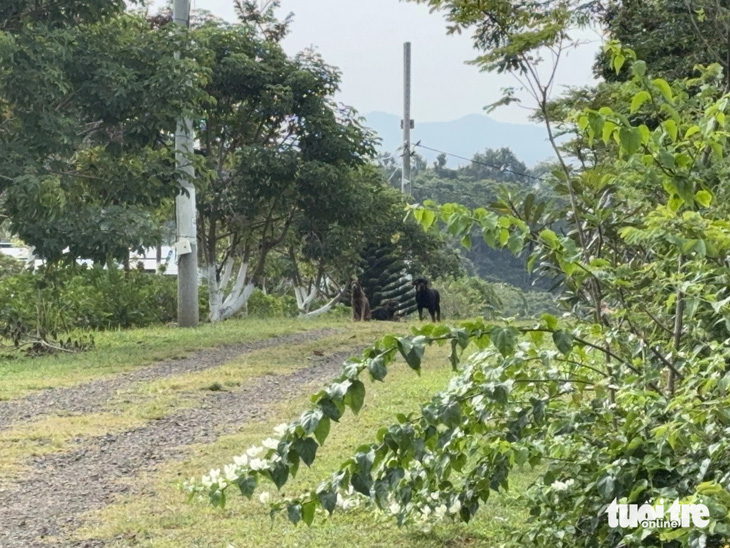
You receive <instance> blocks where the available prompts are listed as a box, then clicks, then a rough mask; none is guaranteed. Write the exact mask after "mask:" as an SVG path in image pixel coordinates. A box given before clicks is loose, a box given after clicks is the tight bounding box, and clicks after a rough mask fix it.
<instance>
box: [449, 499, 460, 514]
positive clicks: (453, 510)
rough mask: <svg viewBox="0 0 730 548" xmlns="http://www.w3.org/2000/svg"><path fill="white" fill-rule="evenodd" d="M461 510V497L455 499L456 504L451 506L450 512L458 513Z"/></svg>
mask: <svg viewBox="0 0 730 548" xmlns="http://www.w3.org/2000/svg"><path fill="white" fill-rule="evenodd" d="M459 510H461V501H460V500H459V499H456V500H455V501H454V504H452V505H451V506H449V514H458V513H459Z"/></svg>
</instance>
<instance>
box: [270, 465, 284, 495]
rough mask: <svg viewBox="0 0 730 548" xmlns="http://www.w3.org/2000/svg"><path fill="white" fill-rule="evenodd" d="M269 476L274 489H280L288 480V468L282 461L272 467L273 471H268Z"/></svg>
mask: <svg viewBox="0 0 730 548" xmlns="http://www.w3.org/2000/svg"><path fill="white" fill-rule="evenodd" d="M269 476H270V477H271V481H273V482H274V485H276V488H277V489H281V488H282V487H283V485H284V484H285V483H286V482H287V480H288V479H289V467H288V466H287V465H286V464H284V462H283V461H279V462H277V463H276V464H275V465H274V469H273V470H270V471H269Z"/></svg>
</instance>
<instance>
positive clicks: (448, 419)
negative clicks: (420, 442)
mask: <svg viewBox="0 0 730 548" xmlns="http://www.w3.org/2000/svg"><path fill="white" fill-rule="evenodd" d="M439 420H440V421H441V422H442V423H443V424H445V425H446V426H448V427H449V428H456V427H457V426H459V424H461V407H460V406H459V404H458V403H457V402H451V403H449V405H446V406H444V407H442V408H441V411H440V412H439Z"/></svg>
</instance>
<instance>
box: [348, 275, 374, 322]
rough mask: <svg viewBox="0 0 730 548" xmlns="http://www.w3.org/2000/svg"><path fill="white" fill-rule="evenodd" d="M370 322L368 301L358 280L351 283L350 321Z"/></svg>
mask: <svg viewBox="0 0 730 548" xmlns="http://www.w3.org/2000/svg"><path fill="white" fill-rule="evenodd" d="M369 320H370V301H368V298H367V296H366V295H365V291H364V290H363V288H362V285H360V282H359V280H355V281H353V282H352V321H353V322H367V321H369Z"/></svg>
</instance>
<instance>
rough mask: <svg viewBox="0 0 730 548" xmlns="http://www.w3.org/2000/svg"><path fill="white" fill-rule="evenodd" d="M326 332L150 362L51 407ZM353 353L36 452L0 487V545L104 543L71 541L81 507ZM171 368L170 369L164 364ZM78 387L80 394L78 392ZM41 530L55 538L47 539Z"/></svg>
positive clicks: (328, 373)
mask: <svg viewBox="0 0 730 548" xmlns="http://www.w3.org/2000/svg"><path fill="white" fill-rule="evenodd" d="M326 331H327V330H320V331H317V332H309V333H303V334H301V335H292V336H287V337H278V338H276V339H268V340H265V341H261V342H258V343H252V344H250V345H240V346H237V347H227V348H223V349H217V350H213V351H209V352H202V353H198V354H196V355H195V356H193V357H191V358H189V359H187V360H179V361H176V362H174V363H170V364H164V365H161V366H157V367H153V368H150V369H152V370H155V371H156V374H154V375H153V374H151V373H146V374H145V372H142V371H135V372H134V373H131V374H127V375H123V376H120V380H119V381H118V382H117V381H116V379H111V380H106V381H104V382H106V383H108V384H106V385H101V386H100V387H99V388H98V392H97V391H94V394H96V395H95V396H94V397H93V398H88V399H86V402H85V403H84V404H78V403H77V402H74V401H72V400H71V399H70V397H64V398H63V400H62V403H61V404H57V405H56V407H55V408H54V410H58V409H74V410H83V409H86V408H87V407H86V406H87V405H91V402H92V401H93V402H98V401H100V400H102V399H103V398H102V393H103V394H107V395H108V394H109V393H110V392H111V391H112V390H115V389H117V388H119V387H120V386H125V385H126V384H129V383H130V382H138V381H142V380H147V379H151V378H158V377H160V376H169V375H173V374H179V373H181V372H187V371H196V370H199V369H204V368H205V367H213V366H214V365H216V364H222V363H223V362H225V361H226V360H230V359H231V358H233V357H235V356H236V355H237V354H240V353H242V352H245V351H250V350H253V349H257V348H266V347H270V346H275V345H280V344H294V343H296V342H302V341H304V340H307V339H311V338H312V337H314V336H324V334H326V333H325V332H326ZM355 352H356V350H352V351H348V352H341V353H337V354H333V355H329V356H324V357H316V356H314V357H313V359H312V365H310V366H307V367H304V368H302V369H299V370H297V371H295V372H293V373H290V374H288V375H266V376H263V377H259V378H257V379H255V380H253V381H251V383H250V384H248V385H247V386H245V387H241V388H238V389H236V390H233V391H220V392H208V393H206V394H205V395H204V396H202V397H201V400H200V402H199V404H198V405H197V407H195V408H193V409H187V410H185V411H181V412H178V413H175V414H173V415H170V416H166V417H164V418H162V419H160V420H155V421H152V422H150V423H148V424H147V425H146V426H144V427H141V428H137V429H134V430H129V431H126V432H122V433H119V434H113V435H112V434H107V435H105V436H101V437H95V438H89V439H80V440H77V441H78V442H79V444H80V446H81V447H80V448H79V449H78V450H74V451H73V452H69V453H63V454H51V455H46V456H44V457H39V458H36V459H35V460H34V461H33V462H32V463H31V465H30V470H29V472H28V473H27V474H25V476H24V478H25V479H22V480H21V481H19V482H17V483H14V484H11V485H10V486H8V487H7V488H5V489H0V501H2V503H0V547H2V548H32V547H44V548H48V547H49V546H62V547H84V548H92V547H94V548H95V547H99V546H105V543H104V542H103V541H102V540H91V541H81V542H78V541H76V542H72V541H70V540H69V537H68V534H69V533H70V532H73V531H74V530H76V529H77V528H78V527H79V526H80V525H82V523H83V522H82V520H81V518H80V516H81V514H83V513H85V512H88V511H90V510H94V509H97V508H101V507H103V506H104V505H107V504H110V503H112V502H113V501H114V498H115V496H117V495H119V494H123V493H127V492H129V491H130V487H129V485H128V484H129V481H120V480H129V479H130V478H133V477H134V476H136V475H137V474H139V473H141V472H150V471H154V470H155V469H156V468H157V466H158V464H159V463H161V462H163V461H167V460H173V459H181V458H182V457H183V456H184V455H185V452H186V450H187V446H189V445H191V444H197V443H212V442H214V441H215V440H216V439H217V438H218V437H219V436H220V435H224V434H229V433H233V432H236V431H237V430H239V429H240V427H241V425H242V424H244V423H247V422H251V421H257V420H262V419H264V418H266V417H267V416H268V415H269V414H270V412H271V411H270V405H271V404H273V403H276V402H280V401H282V400H287V399H290V398H292V397H294V396H296V395H299V394H301V393H302V391H303V388H304V386H305V385H307V384H310V383H313V382H323V381H327V380H329V379H331V378H333V377H334V376H335V375H336V374H337V373H338V372H339V371H340V370H341V367H342V363H343V361H344V360H346V359H347V358H348V357H349V356H351V355H352V354H353V353H355ZM183 362H185V363H183ZM172 367H174V368H175V370H174V371H171V370H169V369H168V368H172ZM88 384H93V383H88ZM88 384H87V385H85V386H88ZM66 390H67V391H68V390H76V389H75V388H74V389H66ZM53 392H54V393H56V394H57V393H58V392H59V391H55V390H54V391H53ZM79 394H81V395H82V396H83V392H79ZM83 397H85V398H86V396H83ZM30 400H32V401H33V402H34V403H33V404H31V403H27V404H25V405H28V406H29V407H28V408H29V409H30V408H31V407H30V406H31V405H40V401H44V400H42V399H41V396H40V394H39V395H35V396H32V397H31V398H27V399H26V400H25V401H30ZM44 411H45V409H44ZM3 412H4V413H5V414H4V415H3V417H7V416H8V413H7V411H3ZM22 416H24V415H21V417H22ZM181 496H182V495H181ZM46 537H52V540H51V539H49V538H46ZM44 538H46V540H45V541H44Z"/></svg>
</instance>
